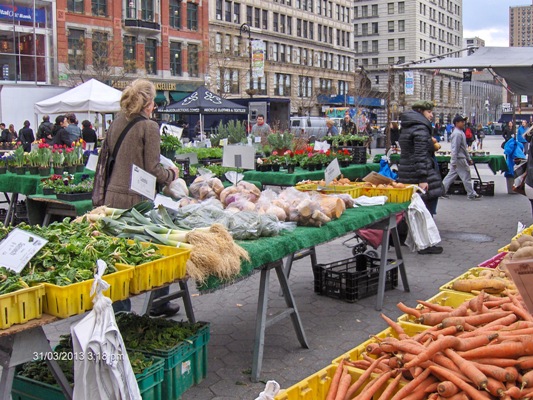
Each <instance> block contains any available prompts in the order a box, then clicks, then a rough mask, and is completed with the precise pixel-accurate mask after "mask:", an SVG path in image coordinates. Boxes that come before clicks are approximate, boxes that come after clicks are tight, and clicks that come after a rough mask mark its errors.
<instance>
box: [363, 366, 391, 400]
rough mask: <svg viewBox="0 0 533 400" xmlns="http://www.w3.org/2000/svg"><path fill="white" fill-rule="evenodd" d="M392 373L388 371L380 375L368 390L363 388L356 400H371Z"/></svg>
mask: <svg viewBox="0 0 533 400" xmlns="http://www.w3.org/2000/svg"><path fill="white" fill-rule="evenodd" d="M391 374H392V372H391V371H388V372H385V373H384V374H382V375H381V376H380V377H379V378H377V379H376V380H375V382H374V383H373V384H372V386H371V387H370V388H368V387H365V389H364V390H363V392H362V393H361V394H360V395H359V396H357V400H372V397H373V396H374V394H376V392H377V391H378V390H379V389H380V388H381V387H382V386H383V385H384V384H385V383H387V381H388V380H389V378H390V377H391Z"/></svg>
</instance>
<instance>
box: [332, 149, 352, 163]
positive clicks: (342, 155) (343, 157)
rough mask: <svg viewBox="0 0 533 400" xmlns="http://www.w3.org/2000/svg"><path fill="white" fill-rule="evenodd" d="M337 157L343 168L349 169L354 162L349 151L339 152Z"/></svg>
mask: <svg viewBox="0 0 533 400" xmlns="http://www.w3.org/2000/svg"><path fill="white" fill-rule="evenodd" d="M336 157H337V159H338V160H339V165H340V166H341V167H347V166H349V165H350V163H351V162H352V153H350V150H348V149H342V150H339V151H337V153H336Z"/></svg>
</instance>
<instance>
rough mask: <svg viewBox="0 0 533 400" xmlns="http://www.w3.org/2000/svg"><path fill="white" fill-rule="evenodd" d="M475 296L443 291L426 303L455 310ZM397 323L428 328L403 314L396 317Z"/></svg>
mask: <svg viewBox="0 0 533 400" xmlns="http://www.w3.org/2000/svg"><path fill="white" fill-rule="evenodd" d="M474 297H475V295H473V294H471V293H463V292H456V291H453V290H444V291H442V292H439V293H437V294H436V295H435V296H433V297H432V298H430V299H429V300H427V302H428V303H432V304H438V305H441V306H448V307H453V308H457V307H459V306H460V305H461V304H463V303H464V302H465V301H468V300H470V299H472V298H474ZM398 322H401V323H402V326H411V327H414V328H416V327H419V326H422V327H425V328H430V326H428V325H422V324H419V323H418V322H416V320H415V317H413V316H411V315H409V314H403V315H401V316H399V317H398Z"/></svg>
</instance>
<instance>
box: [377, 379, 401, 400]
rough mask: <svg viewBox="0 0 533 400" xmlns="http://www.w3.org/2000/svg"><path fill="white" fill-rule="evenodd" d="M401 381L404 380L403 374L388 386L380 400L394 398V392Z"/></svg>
mask: <svg viewBox="0 0 533 400" xmlns="http://www.w3.org/2000/svg"><path fill="white" fill-rule="evenodd" d="M400 379H402V374H398V375H396V378H394V380H393V381H392V382H391V383H390V384H389V385H387V387H386V388H385V390H384V391H383V393H381V396H379V399H378V400H389V399H390V398H391V397H392V394H393V393H394V390H395V389H396V387H397V386H398V384H399V383H400Z"/></svg>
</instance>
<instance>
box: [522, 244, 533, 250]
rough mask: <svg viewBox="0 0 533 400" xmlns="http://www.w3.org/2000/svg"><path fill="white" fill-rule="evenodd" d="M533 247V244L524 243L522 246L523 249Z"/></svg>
mask: <svg viewBox="0 0 533 400" xmlns="http://www.w3.org/2000/svg"><path fill="white" fill-rule="evenodd" d="M532 246H533V242H524V243H522V246H520V248H521V249H523V248H524V247H532Z"/></svg>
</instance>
